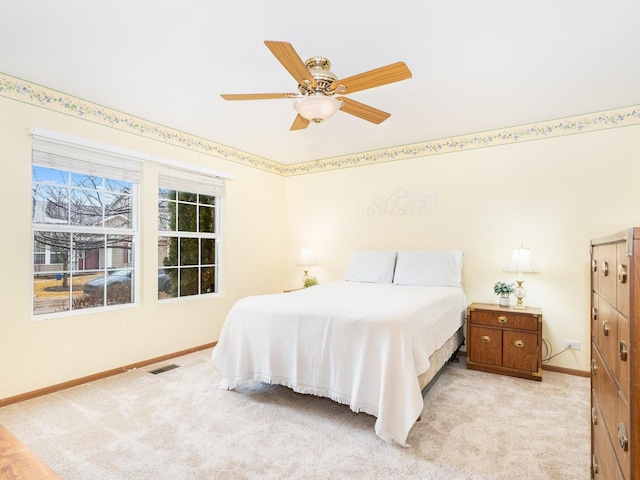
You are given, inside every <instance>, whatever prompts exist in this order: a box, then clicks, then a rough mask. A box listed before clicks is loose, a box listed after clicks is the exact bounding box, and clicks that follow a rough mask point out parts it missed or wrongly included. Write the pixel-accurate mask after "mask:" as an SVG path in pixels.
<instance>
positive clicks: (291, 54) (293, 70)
mask: <svg viewBox="0 0 640 480" xmlns="http://www.w3.org/2000/svg"><path fill="white" fill-rule="evenodd" d="M264 44H265V45H266V46H267V48H268V49H269V50H271V53H273V55H274V57H276V58H277V59H278V61H279V62H280V63H281V64H282V66H283V67H284V68H286V69H287V71H288V72H289V73H290V74H291V76H292V77H293V78H295V79H296V81H297V82H298V83H299V84H300V85H302V84H305V85H308V86H311V87H313V88H315V87H317V86H318V84H317V82H316V79H315V78H313V76H312V75H311V72H309V69H308V68H307V67H306V66H305V64H304V62H303V61H302V59H301V58H300V55H298V54H297V53H296V51H295V50H294V48H293V47H292V46H291V44H290V43H287V42H274V41H271V40H265V42H264Z"/></svg>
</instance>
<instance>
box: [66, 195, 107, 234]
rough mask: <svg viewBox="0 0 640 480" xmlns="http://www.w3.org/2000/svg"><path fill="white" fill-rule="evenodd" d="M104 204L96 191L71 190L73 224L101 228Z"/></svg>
mask: <svg viewBox="0 0 640 480" xmlns="http://www.w3.org/2000/svg"><path fill="white" fill-rule="evenodd" d="M102 202H103V200H102V199H101V198H100V194H99V193H98V192H97V191H95V190H78V189H73V190H71V224H72V225H85V226H89V227H101V226H102V216H103V212H102Z"/></svg>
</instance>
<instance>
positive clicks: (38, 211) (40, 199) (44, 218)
mask: <svg viewBox="0 0 640 480" xmlns="http://www.w3.org/2000/svg"><path fill="white" fill-rule="evenodd" d="M32 220H33V223H55V224H66V223H68V222H69V195H68V193H67V189H66V188H60V187H54V186H50V185H36V186H34V188H33V209H32Z"/></svg>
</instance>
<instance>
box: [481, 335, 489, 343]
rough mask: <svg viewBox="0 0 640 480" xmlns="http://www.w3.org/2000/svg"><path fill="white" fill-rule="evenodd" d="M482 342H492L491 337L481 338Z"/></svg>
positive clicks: (484, 336)
mask: <svg viewBox="0 0 640 480" xmlns="http://www.w3.org/2000/svg"><path fill="white" fill-rule="evenodd" d="M480 340H482V341H483V342H484V343H489V342H490V341H491V337H488V336H487V335H483V336H481V337H480Z"/></svg>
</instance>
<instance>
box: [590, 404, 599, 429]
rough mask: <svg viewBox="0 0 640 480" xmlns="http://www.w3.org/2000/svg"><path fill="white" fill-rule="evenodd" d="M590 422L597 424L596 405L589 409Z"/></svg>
mask: <svg viewBox="0 0 640 480" xmlns="http://www.w3.org/2000/svg"><path fill="white" fill-rule="evenodd" d="M591 423H593V424H594V425H597V424H598V414H597V413H596V407H593V408H592V409H591Z"/></svg>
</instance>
